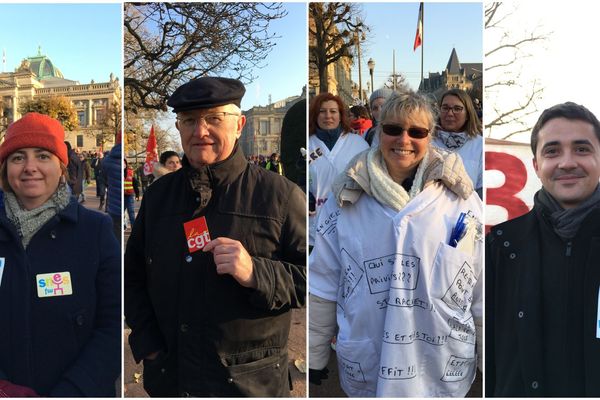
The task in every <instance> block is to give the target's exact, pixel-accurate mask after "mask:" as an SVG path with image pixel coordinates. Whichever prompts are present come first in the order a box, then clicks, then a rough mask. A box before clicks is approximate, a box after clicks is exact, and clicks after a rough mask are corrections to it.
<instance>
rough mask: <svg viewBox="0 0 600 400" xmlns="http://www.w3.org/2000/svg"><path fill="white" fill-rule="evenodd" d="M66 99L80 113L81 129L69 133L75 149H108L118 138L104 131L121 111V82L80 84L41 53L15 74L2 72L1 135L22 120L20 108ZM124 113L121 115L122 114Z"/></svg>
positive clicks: (112, 80)
mask: <svg viewBox="0 0 600 400" xmlns="http://www.w3.org/2000/svg"><path fill="white" fill-rule="evenodd" d="M59 96H61V97H65V98H67V99H69V100H70V101H71V103H72V104H73V106H74V107H75V110H76V112H77V118H78V122H79V127H78V128H77V129H76V130H74V131H69V132H65V134H66V138H65V140H68V141H69V142H70V143H71V145H72V146H73V148H79V149H80V150H86V151H98V150H108V149H110V148H112V146H113V145H114V137H112V136H111V135H110V134H108V135H107V134H106V128H104V129H105V130H104V132H103V131H102V130H101V125H102V123H103V121H104V120H105V119H106V118H107V117H108V114H109V112H110V110H111V108H113V107H118V109H119V110H120V109H121V87H120V84H119V79H118V78H115V77H114V76H113V74H112V73H111V74H110V76H109V79H108V81H106V82H100V83H95V82H94V81H93V80H92V81H91V82H90V83H89V84H80V83H79V82H77V81H74V80H70V79H66V78H65V77H64V76H63V73H62V72H61V70H60V69H59V68H58V67H57V66H56V65H55V64H54V63H53V62H52V60H51V59H50V58H49V57H48V56H46V55H43V54H42V52H41V49H39V48H38V54H37V55H35V56H33V57H27V58H25V59H23V60H22V61H21V64H20V65H19V66H18V67H17V68H15V71H14V72H2V73H0V100H1V102H0V135H2V134H3V132H4V130H5V129H6V127H7V126H8V125H9V124H10V123H11V122H13V121H15V120H17V119H19V118H21V116H22V115H21V113H20V111H19V109H20V106H21V105H23V104H25V103H27V102H29V101H31V100H34V99H37V98H40V97H59ZM119 114H120V112H119Z"/></svg>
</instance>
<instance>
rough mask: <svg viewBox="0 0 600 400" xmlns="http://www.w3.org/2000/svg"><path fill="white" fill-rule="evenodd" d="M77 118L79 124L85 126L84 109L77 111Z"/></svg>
mask: <svg viewBox="0 0 600 400" xmlns="http://www.w3.org/2000/svg"><path fill="white" fill-rule="evenodd" d="M77 119H78V120H79V126H87V119H86V118H85V111H83V110H82V111H77Z"/></svg>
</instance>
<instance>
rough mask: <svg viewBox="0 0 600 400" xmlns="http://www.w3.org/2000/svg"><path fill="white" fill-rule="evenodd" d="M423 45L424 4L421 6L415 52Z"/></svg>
mask: <svg viewBox="0 0 600 400" xmlns="http://www.w3.org/2000/svg"><path fill="white" fill-rule="evenodd" d="M422 43H423V3H421V4H420V5H419V20H418V21H417V34H416V35H415V44H414V46H413V51H415V50H417V47H419V46H420V45H421V44H422Z"/></svg>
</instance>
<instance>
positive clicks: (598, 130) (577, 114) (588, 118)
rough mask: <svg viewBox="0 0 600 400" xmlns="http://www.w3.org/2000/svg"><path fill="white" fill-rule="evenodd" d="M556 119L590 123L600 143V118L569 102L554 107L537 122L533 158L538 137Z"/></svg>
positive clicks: (532, 149)
mask: <svg viewBox="0 0 600 400" xmlns="http://www.w3.org/2000/svg"><path fill="white" fill-rule="evenodd" d="M555 118H566V119H574V120H579V121H583V122H589V123H590V124H591V125H592V127H593V128H594V133H595V134H596V137H597V138H598V141H600V122H599V121H598V118H596V116H595V115H594V114H593V113H592V112H591V111H590V110H588V109H587V108H585V107H584V106H582V105H580V104H576V103H573V102H571V101H567V102H566V103H561V104H557V105H555V106H552V107H550V108H548V109H546V110H544V112H543V113H542V115H540V118H538V120H537V122H536V123H535V125H534V127H533V130H532V131H531V151H532V152H533V158H535V151H536V149H537V143H538V135H539V133H540V131H541V130H542V128H543V127H544V125H546V123H547V122H548V121H550V120H551V119H555Z"/></svg>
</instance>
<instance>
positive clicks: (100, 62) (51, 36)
mask: <svg viewBox="0 0 600 400" xmlns="http://www.w3.org/2000/svg"><path fill="white" fill-rule="evenodd" d="M121 8H122V6H121V4H0V51H2V50H5V51H6V66H5V71H6V72H11V71H14V69H15V68H16V67H18V66H19V64H20V63H21V60H22V59H23V58H26V57H30V56H35V55H37V52H38V46H41V51H42V54H45V55H46V56H48V57H49V58H50V59H51V60H52V62H53V63H54V65H55V66H57V67H58V68H59V69H60V70H61V71H62V73H63V75H64V77H65V78H67V79H72V80H76V81H79V82H80V83H82V84H83V83H89V82H90V81H91V80H92V79H93V80H94V81H96V82H107V81H108V79H109V75H110V73H111V72H112V73H113V74H114V75H115V76H116V77H118V78H119V80H120V81H121V82H123V77H122V72H121V71H122V55H121V54H122V34H121V31H122V28H121V27H122V21H121ZM0 68H1V66H0Z"/></svg>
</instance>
